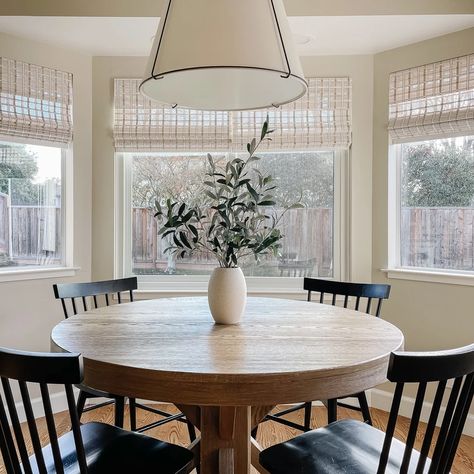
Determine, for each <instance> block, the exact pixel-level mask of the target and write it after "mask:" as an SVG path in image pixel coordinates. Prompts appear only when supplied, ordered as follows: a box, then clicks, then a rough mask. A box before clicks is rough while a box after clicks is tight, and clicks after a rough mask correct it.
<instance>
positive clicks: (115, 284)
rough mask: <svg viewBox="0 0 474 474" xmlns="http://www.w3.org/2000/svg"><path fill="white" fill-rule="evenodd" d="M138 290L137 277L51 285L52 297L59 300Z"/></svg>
mask: <svg viewBox="0 0 474 474" xmlns="http://www.w3.org/2000/svg"><path fill="white" fill-rule="evenodd" d="M137 288H138V282H137V277H130V278H121V279H118V280H104V281H92V282H86V283H62V284H57V285H53V289H54V296H55V297H56V299H59V298H61V299H62V298H80V297H85V296H98V295H105V294H110V293H119V292H121V291H132V290H136V289H137Z"/></svg>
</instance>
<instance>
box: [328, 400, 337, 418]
mask: <svg viewBox="0 0 474 474" xmlns="http://www.w3.org/2000/svg"><path fill="white" fill-rule="evenodd" d="M335 421H337V399H336V398H333V399H331V400H328V424H329V423H334V422H335Z"/></svg>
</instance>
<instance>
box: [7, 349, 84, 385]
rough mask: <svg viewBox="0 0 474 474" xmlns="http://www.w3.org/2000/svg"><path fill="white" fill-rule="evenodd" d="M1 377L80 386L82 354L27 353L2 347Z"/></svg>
mask: <svg viewBox="0 0 474 474" xmlns="http://www.w3.org/2000/svg"><path fill="white" fill-rule="evenodd" d="M0 376H1V377H4V378H7V379H12V380H19V381H23V382H33V383H45V384H79V383H81V382H82V379H83V376H82V361H81V357H80V354H69V353H57V354H56V353H44V352H27V351H19V350H15V349H7V348H4V347H0Z"/></svg>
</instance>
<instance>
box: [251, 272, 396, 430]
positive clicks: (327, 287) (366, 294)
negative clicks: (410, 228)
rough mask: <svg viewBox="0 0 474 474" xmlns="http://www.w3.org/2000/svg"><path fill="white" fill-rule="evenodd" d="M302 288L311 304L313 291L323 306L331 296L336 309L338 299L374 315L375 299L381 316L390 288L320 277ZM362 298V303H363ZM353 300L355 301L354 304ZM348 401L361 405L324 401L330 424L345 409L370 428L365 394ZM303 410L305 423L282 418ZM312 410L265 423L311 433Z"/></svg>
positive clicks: (271, 418)
mask: <svg viewBox="0 0 474 474" xmlns="http://www.w3.org/2000/svg"><path fill="white" fill-rule="evenodd" d="M303 288H304V289H305V290H307V291H308V301H311V297H312V292H317V293H319V302H320V303H324V299H325V295H327V294H329V295H331V304H332V305H333V306H335V305H336V303H337V296H343V297H344V303H343V306H344V308H347V307H349V306H350V304H351V303H352V305H353V307H354V309H355V310H356V311H360V310H361V304H362V306H363V308H362V309H363V311H364V312H365V313H367V314H371V310H372V308H373V302H374V300H375V301H376V302H377V305H376V307H375V311H374V314H375V316H377V317H378V316H380V311H381V309H382V301H383V300H384V299H387V298H388V297H389V295H390V285H382V284H373V283H348V282H342V281H333V280H321V279H317V278H305V279H304V282H303ZM362 299H363V300H362ZM352 300H353V301H352ZM364 302H365V304H364ZM347 398H357V400H358V402H359V406H354V405H349V404H348V403H343V402H340V401H338V400H336V399H333V400H324V401H323V403H324V404H325V405H326V407H327V410H328V423H332V422H334V421H336V420H337V407H338V406H342V407H345V408H349V409H351V410H357V411H360V412H362V416H363V418H364V421H365V422H366V423H368V424H369V425H371V424H372V418H371V416H370V410H369V404H368V402H367V397H366V395H365V392H361V393H357V394H353V395H349V397H347ZM302 409H304V424H303V425H300V424H298V423H294V422H292V421H290V420H286V419H285V418H283V416H285V415H287V414H289V413H293V412H295V411H298V410H302ZM311 410H312V402H305V403H300V404H298V405H294V406H292V407H290V408H287V409H286V410H282V411H279V412H276V413H272V414H270V415H267V416H266V417H265V418H264V420H263V421H276V422H277V423H281V424H283V425H286V426H290V427H291V428H296V429H298V430H301V431H309V430H310V429H311ZM256 434H257V429H254V431H253V435H254V437H256Z"/></svg>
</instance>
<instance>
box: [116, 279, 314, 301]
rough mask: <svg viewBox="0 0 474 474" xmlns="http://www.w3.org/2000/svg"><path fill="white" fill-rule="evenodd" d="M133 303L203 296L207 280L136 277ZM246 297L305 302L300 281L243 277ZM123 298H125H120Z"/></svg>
mask: <svg viewBox="0 0 474 474" xmlns="http://www.w3.org/2000/svg"><path fill="white" fill-rule="evenodd" d="M138 281H139V284H138V288H139V289H138V291H135V292H134V294H135V295H136V299H150V298H171V297H179V296H206V295H207V285H208V281H209V278H208V277H207V278H206V277H202V276H200V277H199V276H196V277H189V276H181V277H176V276H168V277H155V278H153V277H152V278H150V277H139V280H138ZM246 282H247V294H248V295H249V296H270V297H271V296H274V297H276V298H290V299H306V295H307V293H306V292H305V291H304V290H303V278H281V277H278V278H265V277H261V278H256V277H247V278H246ZM123 298H124V299H125V298H126V295H125V294H124V295H123Z"/></svg>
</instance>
